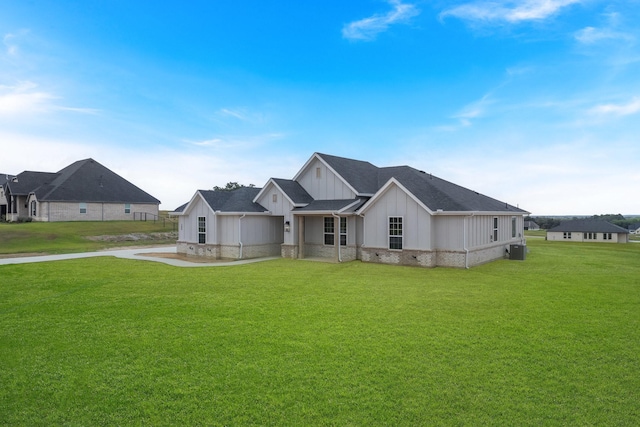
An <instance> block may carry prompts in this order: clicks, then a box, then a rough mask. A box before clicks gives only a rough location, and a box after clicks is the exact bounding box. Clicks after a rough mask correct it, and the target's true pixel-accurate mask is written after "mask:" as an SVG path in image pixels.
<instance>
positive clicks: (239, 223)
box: [238, 213, 247, 259]
mask: <svg viewBox="0 0 640 427" xmlns="http://www.w3.org/2000/svg"><path fill="white" fill-rule="evenodd" d="M245 216H247V214H246V213H245V214H242V216H241V217H240V219H238V243H240V256H239V257H238V259H242V218H244V217H245Z"/></svg>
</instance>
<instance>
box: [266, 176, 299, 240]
mask: <svg viewBox="0 0 640 427" xmlns="http://www.w3.org/2000/svg"><path fill="white" fill-rule="evenodd" d="M274 196H275V201H274ZM257 203H259V204H260V205H261V206H264V208H265V209H267V210H268V211H269V212H271V215H275V216H279V218H277V221H278V222H280V223H281V228H282V230H283V231H282V234H283V236H284V237H283V238H282V239H281V240H283V241H282V242H281V243H286V244H288V245H293V244H296V243H297V227H298V223H297V221H294V218H293V214H292V213H291V211H292V210H293V208H294V206H293V205H292V204H291V202H290V201H289V199H287V198H286V197H285V195H284V193H283V192H282V191H280V189H279V188H278V187H276V186H275V185H273V183H272V182H270V183H269V184H268V185H267V186H266V187H265V189H264V191H263V194H262V195H261V196H260V198H259V199H258V200H257ZM285 221H289V232H288V233H284V222H285Z"/></svg>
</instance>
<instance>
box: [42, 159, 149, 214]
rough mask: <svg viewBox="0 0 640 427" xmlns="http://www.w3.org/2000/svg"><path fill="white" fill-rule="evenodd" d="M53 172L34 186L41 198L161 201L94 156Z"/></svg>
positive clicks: (48, 199)
mask: <svg viewBox="0 0 640 427" xmlns="http://www.w3.org/2000/svg"><path fill="white" fill-rule="evenodd" d="M54 175H55V177H54V179H53V180H51V182H49V183H46V184H44V185H41V186H39V187H37V188H33V189H32V191H34V192H35V194H36V197H37V198H38V200H40V201H63V202H105V203H151V204H155V203H158V204H159V203H160V200H158V199H156V198H155V197H153V196H152V195H150V194H149V193H147V192H145V191H143V190H141V189H140V188H138V187H136V186H135V185H133V184H132V183H130V182H129V181H127V180H126V179H124V178H122V177H121V176H120V175H118V174H116V173H114V172H112V171H111V170H109V169H107V168H106V167H104V166H103V165H101V164H100V163H98V162H96V161H95V160H93V159H84V160H78V161H77V162H75V163H72V164H71V165H69V166H67V167H66V168H64V169H62V170H60V171H59V172H58V173H56V174H54Z"/></svg>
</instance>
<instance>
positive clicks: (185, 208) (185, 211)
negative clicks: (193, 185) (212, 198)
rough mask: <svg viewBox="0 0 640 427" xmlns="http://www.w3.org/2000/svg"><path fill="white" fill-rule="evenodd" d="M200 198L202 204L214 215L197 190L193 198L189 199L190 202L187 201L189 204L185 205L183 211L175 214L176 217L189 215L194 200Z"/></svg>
mask: <svg viewBox="0 0 640 427" xmlns="http://www.w3.org/2000/svg"><path fill="white" fill-rule="evenodd" d="M198 197H200V199H202V201H203V202H204V204H205V205H207V207H208V208H209V210H210V211H211V212H213V213H214V214H215V211H214V210H213V209H212V208H211V206H209V203H207V201H206V200H205V199H204V197H202V194H201V193H200V190H197V191H196V192H195V193H194V194H193V196H192V197H191V200H189V202H188V203H187V206H185V207H184V209H183V210H182V212H180V213H177V214H176V215H180V216H182V215H187V214H188V213H189V211H190V210H191V208H192V206H193V203H194V202H195V200H196V199H197V198H198Z"/></svg>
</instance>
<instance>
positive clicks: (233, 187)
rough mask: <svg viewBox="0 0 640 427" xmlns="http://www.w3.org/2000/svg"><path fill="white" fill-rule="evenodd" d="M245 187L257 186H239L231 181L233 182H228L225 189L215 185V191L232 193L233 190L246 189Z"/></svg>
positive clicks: (252, 185) (253, 185)
mask: <svg viewBox="0 0 640 427" xmlns="http://www.w3.org/2000/svg"><path fill="white" fill-rule="evenodd" d="M244 187H251V188H253V187H255V184H249V185H244V184H239V183H237V182H235V181H231V182H227V185H225V186H224V187H218V186H217V185H215V186H214V187H213V191H232V190H236V189H238V188H244Z"/></svg>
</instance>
